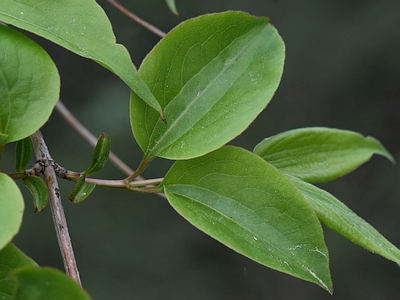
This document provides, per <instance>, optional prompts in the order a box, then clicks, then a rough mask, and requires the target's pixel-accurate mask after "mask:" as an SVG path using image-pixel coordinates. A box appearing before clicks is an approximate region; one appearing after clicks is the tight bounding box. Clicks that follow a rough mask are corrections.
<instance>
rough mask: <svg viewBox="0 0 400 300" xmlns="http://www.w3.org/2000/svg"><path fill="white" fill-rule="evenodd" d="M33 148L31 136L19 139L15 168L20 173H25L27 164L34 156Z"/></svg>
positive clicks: (16, 148)
mask: <svg viewBox="0 0 400 300" xmlns="http://www.w3.org/2000/svg"><path fill="white" fill-rule="evenodd" d="M32 153H33V148H32V142H31V139H30V138H29V137H27V138H24V139H22V140H19V141H18V142H17V145H16V146H15V160H16V162H15V169H16V170H17V172H18V173H24V172H25V169H26V165H27V164H28V163H29V162H30V160H31V158H32Z"/></svg>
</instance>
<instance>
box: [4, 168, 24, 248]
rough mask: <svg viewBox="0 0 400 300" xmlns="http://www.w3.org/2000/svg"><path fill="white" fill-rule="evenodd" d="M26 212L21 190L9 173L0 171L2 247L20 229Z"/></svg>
mask: <svg viewBox="0 0 400 300" xmlns="http://www.w3.org/2000/svg"><path fill="white" fill-rule="evenodd" d="M23 212H24V199H23V198H22V195H21V192H20V190H19V188H18V186H17V185H16V183H15V182H14V180H12V179H11V178H10V177H9V176H8V175H6V174H4V173H1V172H0V249H2V248H3V247H4V246H5V245H7V244H8V242H10V241H11V239H12V238H13V237H14V235H16V234H17V232H18V231H19V227H20V226H21V223H22V215H23Z"/></svg>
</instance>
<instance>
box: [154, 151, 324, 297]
mask: <svg viewBox="0 0 400 300" xmlns="http://www.w3.org/2000/svg"><path fill="white" fill-rule="evenodd" d="M161 186H163V187H164V192H165V194H166V196H167V198H168V201H169V202H170V204H171V205H172V206H173V207H174V208H175V209H176V210H177V211H178V212H179V213H180V214H181V215H182V216H183V217H184V218H186V219H187V220H188V221H189V222H190V223H192V224H193V225H194V226H196V227H197V228H199V229H200V230H202V231H204V232H205V233H207V234H209V235H210V236H212V237H213V238H215V239H216V240H218V241H220V242H221V243H223V244H225V245H226V246H228V247H230V248H232V249H234V250H235V251H237V252H239V253H241V254H243V255H245V256H247V257H249V258H251V259H253V260H255V261H257V262H258V263H260V264H263V265H265V266H268V267H270V268H273V269H276V270H279V271H282V272H285V273H288V274H291V275H293V276H296V277H299V278H301V279H304V280H307V281H311V282H314V283H316V284H318V285H319V286H321V287H322V288H324V289H326V290H327V291H332V283H331V279H330V274H329V266H328V263H329V262H328V250H327V248H326V246H325V243H324V238H323V233H322V228H321V225H320V223H319V221H318V219H317V216H316V215H315V213H314V211H313V210H312V208H311V206H310V205H309V204H308V203H307V201H306V200H305V199H304V197H303V196H302V195H301V193H300V192H299V190H298V189H297V188H296V187H295V186H294V185H293V184H292V182H291V181H290V180H288V179H287V178H286V177H285V176H284V175H283V174H282V173H281V172H279V171H278V170H277V169H276V168H274V167H273V166H271V165H269V164H268V163H266V162H265V161H263V160H262V159H261V158H260V157H258V156H256V155H254V154H253V153H250V152H248V151H246V150H244V149H241V148H236V147H232V146H225V147H222V148H221V149H219V150H216V151H214V152H211V153H209V154H207V155H205V156H202V157H199V158H195V159H192V160H187V161H178V162H176V163H175V164H174V165H173V166H172V167H171V169H170V170H169V172H168V173H167V175H166V176H165V178H164V180H163V182H162V183H161Z"/></svg>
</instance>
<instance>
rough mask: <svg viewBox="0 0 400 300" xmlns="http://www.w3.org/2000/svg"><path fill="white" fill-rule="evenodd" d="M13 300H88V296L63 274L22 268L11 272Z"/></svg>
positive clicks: (41, 269) (48, 269)
mask: <svg viewBox="0 0 400 300" xmlns="http://www.w3.org/2000/svg"><path fill="white" fill-rule="evenodd" d="M12 278H13V279H15V280H16V281H17V288H16V291H15V296H14V297H15V298H14V299H15V300H44V299H46V300H52V299H54V300H72V299H74V300H89V299H90V297H89V295H88V294H87V293H86V292H85V291H84V290H83V289H82V288H81V287H80V286H79V285H78V284H76V282H75V281H73V280H72V279H71V278H69V277H68V276H67V275H65V274H64V273H61V272H60V271H58V270H55V269H51V268H37V267H24V268H20V269H17V270H15V271H14V272H12Z"/></svg>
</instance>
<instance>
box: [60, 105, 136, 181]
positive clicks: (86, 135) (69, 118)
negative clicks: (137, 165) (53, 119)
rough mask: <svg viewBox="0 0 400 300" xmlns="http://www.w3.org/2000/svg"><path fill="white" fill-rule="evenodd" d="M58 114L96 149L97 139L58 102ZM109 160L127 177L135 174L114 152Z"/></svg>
mask: <svg viewBox="0 0 400 300" xmlns="http://www.w3.org/2000/svg"><path fill="white" fill-rule="evenodd" d="M56 110H57V112H58V113H59V114H60V115H61V116H62V117H63V118H64V120H65V121H66V122H67V123H68V124H69V126H71V127H72V129H73V130H75V132H76V133H77V134H78V135H79V136H80V137H82V138H83V139H84V140H85V141H86V142H88V143H89V145H91V146H92V147H93V148H94V147H96V144H97V138H96V137H95V136H94V135H93V134H92V133H91V132H90V131H89V130H88V129H87V128H86V127H85V126H83V124H82V123H81V122H79V121H78V119H77V118H75V116H74V115H73V114H72V113H71V112H70V111H69V110H68V108H67V107H66V106H65V105H64V104H63V103H62V102H61V100H58V102H57V104H56ZM109 159H110V160H111V161H112V162H113V163H114V165H115V166H116V167H117V168H118V169H120V170H121V171H122V172H124V173H125V174H126V175H127V176H130V175H132V174H133V173H135V171H134V170H132V169H131V168H130V167H129V166H128V165H127V164H125V163H124V162H123V161H122V160H121V159H120V158H119V157H118V156H117V155H115V154H114V153H113V152H112V151H111V152H110V155H109ZM138 180H144V179H143V178H142V177H138Z"/></svg>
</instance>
